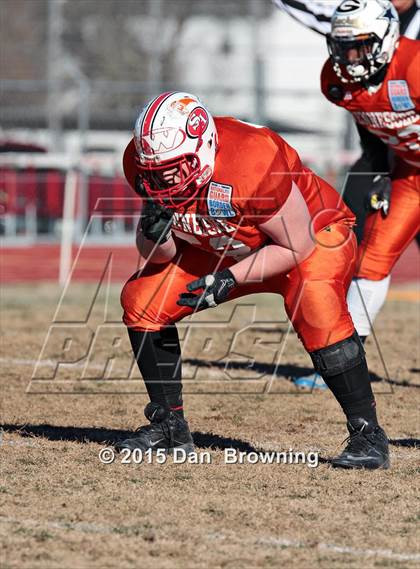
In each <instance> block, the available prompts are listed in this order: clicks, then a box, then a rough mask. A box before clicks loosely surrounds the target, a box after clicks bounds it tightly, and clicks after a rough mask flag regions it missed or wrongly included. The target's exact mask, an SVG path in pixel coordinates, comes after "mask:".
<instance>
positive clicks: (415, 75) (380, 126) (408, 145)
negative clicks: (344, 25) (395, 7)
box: [321, 37, 420, 167]
mask: <svg viewBox="0 0 420 569" xmlns="http://www.w3.org/2000/svg"><path fill="white" fill-rule="evenodd" d="M321 89H322V92H323V93H324V95H325V96H326V97H327V99H328V100H329V101H331V102H332V103H334V104H336V105H338V106H339V107H343V108H345V109H347V110H348V111H350V112H351V113H352V115H353V116H354V118H355V120H356V122H357V123H358V124H360V125H361V126H363V127H364V128H366V129H367V130H369V131H370V132H371V133H373V134H374V135H376V136H378V137H379V138H380V139H381V140H383V142H385V143H386V144H387V145H389V146H390V147H391V148H392V149H393V150H394V152H395V153H396V154H397V155H398V156H400V157H401V158H402V159H403V160H405V161H406V162H408V163H409V164H412V165H414V166H418V167H419V166H420V114H419V112H420V111H419V109H420V41H417V40H411V39H408V38H405V37H401V39H400V40H399V44H398V47H397V49H396V51H395V53H394V56H393V58H392V60H391V63H390V64H389V67H388V70H387V72H386V75H385V79H384V81H383V83H381V84H380V85H379V86H378V87H370V88H369V89H367V88H366V87H365V86H363V85H362V84H361V83H342V82H341V81H340V79H339V78H338V77H337V75H336V73H335V71H334V68H333V64H332V62H331V59H328V61H327V62H326V63H325V65H324V68H323V70H322V73H321Z"/></svg>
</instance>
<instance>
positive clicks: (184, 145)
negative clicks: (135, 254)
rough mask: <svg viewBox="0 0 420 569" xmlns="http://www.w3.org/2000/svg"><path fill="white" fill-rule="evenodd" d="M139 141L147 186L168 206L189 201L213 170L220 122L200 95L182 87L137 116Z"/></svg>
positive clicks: (140, 165)
mask: <svg viewBox="0 0 420 569" xmlns="http://www.w3.org/2000/svg"><path fill="white" fill-rule="evenodd" d="M134 143H135V146H136V150H137V154H138V159H137V166H138V171H139V175H140V177H141V179H142V182H143V185H144V188H145V190H146V192H147V194H148V195H149V196H150V197H152V198H153V199H154V200H157V201H158V202H159V203H160V204H161V205H164V206H165V207H168V208H175V207H181V206H184V205H186V204H188V203H189V202H191V201H192V199H193V198H194V197H195V196H196V195H197V194H198V192H199V191H200V189H201V188H203V187H204V186H205V185H206V184H207V183H208V182H209V181H210V179H211V177H212V175H213V171H214V162H215V157H216V150H217V132H216V126H215V124H214V120H213V117H212V116H211V114H210V113H209V111H208V110H207V109H206V108H205V107H204V105H203V104H202V103H201V101H200V100H199V99H198V98H197V97H196V96H195V95H191V94H189V93H184V92H182V91H178V92H169V93H162V94H161V95H159V96H158V97H156V98H155V99H153V100H152V101H151V102H150V103H149V104H148V105H147V106H146V107H145V108H144V109H143V111H142V112H141V114H140V116H139V117H138V119H137V121H136V124H135V127H134Z"/></svg>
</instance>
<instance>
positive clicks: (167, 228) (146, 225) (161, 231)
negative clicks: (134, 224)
mask: <svg viewBox="0 0 420 569" xmlns="http://www.w3.org/2000/svg"><path fill="white" fill-rule="evenodd" d="M136 193H137V194H139V196H141V197H142V198H143V200H144V206H143V209H142V212H141V219H140V227H141V232H142V233H143V235H144V236H145V237H146V239H150V241H154V242H155V243H159V244H162V243H165V241H167V240H168V239H169V237H170V236H171V227H172V217H173V212H172V211H171V210H169V209H166V208H165V207H163V206H162V205H160V204H158V203H156V202H154V201H153V200H152V198H150V197H149V196H148V194H147V192H146V190H145V189H144V186H143V184H142V181H141V179H140V176H137V178H136Z"/></svg>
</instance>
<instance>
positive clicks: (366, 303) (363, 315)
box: [347, 275, 391, 336]
mask: <svg viewBox="0 0 420 569" xmlns="http://www.w3.org/2000/svg"><path fill="white" fill-rule="evenodd" d="M390 281H391V276H390V275H388V276H387V277H385V278H384V279H382V280H380V281H371V280H369V279H353V280H352V281H351V284H350V288H349V292H348V294H347V304H348V307H349V312H350V314H351V317H352V319H353V323H354V327H355V328H356V331H357V333H358V334H359V336H369V334H370V332H371V329H372V324H373V322H374V320H375V318H376V316H377V314H378V312H379V311H380V309H381V308H382V305H383V304H384V302H385V299H386V295H387V293H388V288H389V284H390ZM362 299H363V300H362Z"/></svg>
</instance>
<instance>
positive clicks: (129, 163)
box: [123, 139, 137, 190]
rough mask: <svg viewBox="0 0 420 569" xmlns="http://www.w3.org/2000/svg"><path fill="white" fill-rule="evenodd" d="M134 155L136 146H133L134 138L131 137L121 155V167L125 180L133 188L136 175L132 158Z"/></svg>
mask: <svg viewBox="0 0 420 569" xmlns="http://www.w3.org/2000/svg"><path fill="white" fill-rule="evenodd" d="M135 156H136V148H135V146H134V140H133V139H131V140H130V142H129V143H128V145H127V148H126V149H125V151H124V156H123V169H124V175H125V178H126V180H127V182H128V183H129V184H130V186H131V187H132V188H133V190H135V188H136V175H137V168H136V162H135V160H134V158H135Z"/></svg>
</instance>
